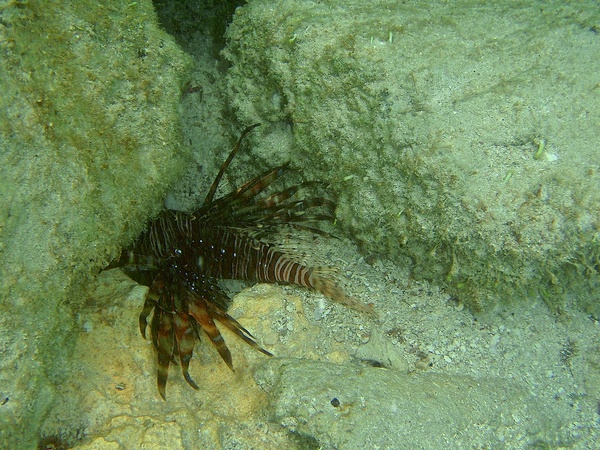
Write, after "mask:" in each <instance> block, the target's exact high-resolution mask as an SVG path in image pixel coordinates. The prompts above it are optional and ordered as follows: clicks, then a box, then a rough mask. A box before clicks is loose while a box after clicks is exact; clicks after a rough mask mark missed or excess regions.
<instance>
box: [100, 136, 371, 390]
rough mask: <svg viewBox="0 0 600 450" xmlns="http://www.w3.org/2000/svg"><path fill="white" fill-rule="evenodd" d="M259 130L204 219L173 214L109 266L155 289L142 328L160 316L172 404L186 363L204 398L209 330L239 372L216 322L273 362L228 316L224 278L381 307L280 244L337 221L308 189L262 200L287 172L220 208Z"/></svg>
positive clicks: (264, 178) (243, 189)
mask: <svg viewBox="0 0 600 450" xmlns="http://www.w3.org/2000/svg"><path fill="white" fill-rule="evenodd" d="M258 125H259V124H255V125H252V126H250V127H248V128H246V129H245V130H244V132H243V133H242V135H241V136H240V138H239V140H238V142H237V144H236V145H235V147H234V148H233V150H232V151H231V153H230V154H229V157H228V158H227V159H226V160H225V162H224V163H223V165H222V166H221V169H220V170H219V173H218V174H217V176H216V178H215V180H214V182H213V183H212V185H211V187H210V189H209V191H208V194H207V195H206V198H205V200H204V203H203V204H202V206H201V207H200V208H199V209H198V210H196V211H194V212H192V213H185V212H181V211H175V210H165V211H163V212H162V213H161V214H160V215H159V216H158V217H157V218H156V219H155V220H153V221H152V222H150V224H149V225H148V227H147V228H146V230H145V231H144V232H143V233H142V234H141V235H140V236H139V237H138V239H137V241H136V242H135V243H134V244H133V245H132V246H131V248H129V249H126V250H124V251H123V252H122V255H121V257H120V259H119V260H118V261H117V262H115V263H112V264H111V265H110V266H109V267H111V268H112V267H121V268H122V269H123V270H124V271H125V273H126V274H127V275H129V276H130V277H131V278H132V279H134V280H135V281H136V282H138V283H140V284H143V285H146V286H148V287H149V291H148V295H147V298H146V301H145V303H144V307H143V309H142V312H141V314H140V317H139V325H140V331H141V333H142V336H143V337H144V338H146V328H147V325H148V317H149V316H150V314H151V313H152V312H154V314H153V316H152V320H151V322H150V331H151V338H152V344H153V346H154V348H155V349H156V351H157V353H158V370H157V385H158V391H159V393H160V395H161V397H162V398H163V399H166V393H165V389H166V384H167V378H168V371H169V365H170V363H171V362H173V363H174V364H177V359H179V363H180V364H181V370H182V372H183V376H184V378H185V380H186V381H187V382H188V384H189V385H190V386H192V387H193V388H194V389H198V385H197V384H196V383H195V382H194V380H192V378H191V377H190V374H189V373H188V368H189V364H190V360H191V358H192V354H193V351H194V346H195V344H196V339H198V340H200V335H201V330H203V331H204V332H205V333H206V334H207V335H208V337H209V338H210V340H211V342H212V343H213V345H214V346H215V348H216V349H217V351H218V352H219V354H220V355H221V358H222V359H223V361H225V363H226V364H227V365H228V366H229V368H231V369H232V370H233V364H232V359H231V353H230V352H229V349H228V348H227V345H226V344H225V341H224V340H223V337H222V336H221V333H220V332H219V329H218V328H217V326H216V324H215V321H218V322H220V323H221V324H222V325H224V326H225V327H227V328H228V329H230V330H231V331H233V332H234V333H235V334H236V335H237V336H238V337H239V338H241V339H242V340H243V341H245V342H246V343H247V344H249V345H250V346H252V347H254V348H255V349H256V350H258V351H260V352H262V353H264V354H265V355H271V353H269V352H268V351H267V350H265V349H264V348H262V347H261V346H259V345H258V344H257V343H256V341H255V340H254V337H253V336H252V334H250V332H249V331H248V330H246V328H244V327H243V326H242V325H241V324H240V323H239V322H238V321H237V320H235V319H234V318H233V317H231V316H230V315H229V314H227V312H226V311H227V307H228V303H229V300H230V299H229V297H228V295H227V294H226V293H225V292H224V291H223V289H222V288H221V287H220V286H219V284H218V281H219V279H221V278H222V279H236V280H246V281H259V282H265V283H274V282H279V283H289V284H295V285H300V286H305V287H308V288H311V289H315V290H317V291H319V292H321V293H323V294H324V295H326V296H328V297H330V298H331V299H333V300H335V301H337V302H341V303H344V304H346V305H348V306H351V307H353V308H355V309H357V310H360V311H365V312H371V310H372V306H371V305H365V304H363V303H360V302H359V301H357V300H355V299H353V298H351V297H349V296H347V295H346V294H345V293H344V292H343V290H342V288H341V287H340V284H339V278H338V277H337V275H336V272H335V270H334V269H331V268H322V267H311V266H309V265H308V263H306V261H305V258H303V257H302V256H301V255H300V254H299V253H297V252H294V248H293V246H290V245H289V244H284V243H281V242H277V239H276V238H274V237H273V236H274V235H275V234H276V233H277V232H278V231H281V230H282V229H285V227H289V229H290V230H291V231H294V230H298V231H299V232H300V230H302V231H305V232H306V231H307V232H309V233H311V234H312V235H313V236H314V235H315V234H319V235H328V233H326V232H324V231H322V230H320V229H318V228H314V226H311V223H315V222H318V221H323V220H332V219H333V218H334V209H335V206H336V205H335V202H333V201H332V200H330V199H328V198H326V197H311V198H298V197H299V196H298V195H297V194H298V191H299V190H300V189H301V188H305V187H308V186H310V185H312V184H314V183H311V182H304V183H301V184H299V185H296V186H293V187H289V188H286V189H284V190H281V191H279V192H275V193H272V194H268V193H265V194H263V195H261V194H262V193H263V192H264V191H265V190H266V189H267V188H268V187H269V186H270V185H271V184H272V183H273V182H274V181H275V180H276V179H278V178H279V177H281V175H282V174H283V173H284V172H285V170H286V167H287V164H284V165H281V166H278V167H275V168H272V169H270V170H267V171H266V172H264V173H262V174H260V175H258V176H257V177H255V178H253V179H251V180H250V181H248V182H246V183H244V184H243V185H242V186H240V187H239V188H237V189H235V190H234V191H232V192H230V193H229V194H227V195H224V196H222V197H219V198H216V199H215V193H216V192H217V189H218V187H219V182H220V181H221V178H222V176H223V174H224V173H225V170H226V169H227V167H228V166H229V164H230V163H231V161H232V159H233V158H234V156H235V155H236V153H237V152H238V150H239V149H240V146H241V143H242V140H243V138H244V137H245V136H246V135H247V134H248V133H249V132H250V131H251V130H252V129H254V128H255V127H257V126H258ZM291 237H292V239H293V234H292V236H291Z"/></svg>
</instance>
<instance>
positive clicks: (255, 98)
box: [225, 0, 600, 317]
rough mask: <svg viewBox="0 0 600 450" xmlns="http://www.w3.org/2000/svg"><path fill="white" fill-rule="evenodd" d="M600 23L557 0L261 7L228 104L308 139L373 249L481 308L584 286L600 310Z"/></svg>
mask: <svg viewBox="0 0 600 450" xmlns="http://www.w3.org/2000/svg"><path fill="white" fill-rule="evenodd" d="M599 23H600V11H599V10H598V8H596V7H595V6H593V5H588V6H586V5H580V4H578V5H574V4H573V5H571V4H567V5H565V4H564V2H559V1H556V2H545V3H544V5H543V7H540V6H539V5H531V4H530V2H522V3H519V2H517V3H515V2H505V3H497V2H495V3H494V4H489V5H485V6H482V5H481V3H480V2H471V1H462V2H452V4H449V3H448V2H443V1H440V2H428V4H427V7H426V8H423V7H422V3H421V2H402V4H399V3H398V2H396V1H388V0H379V1H375V2H364V1H358V0H356V1H344V2H334V1H325V2H313V1H297V0H280V1H273V0H257V1H253V2H250V3H249V4H248V5H246V6H244V7H243V8H239V9H238V11H237V14H236V15H235V18H234V21H233V24H232V25H231V27H230V28H229V31H228V37H229V41H228V42H229V43H228V47H227V49H226V51H225V55H226V57H227V58H228V59H229V61H230V62H231V64H232V67H231V68H230V69H229V72H228V89H229V92H228V96H229V103H230V106H231V108H232V109H233V111H234V112H235V113H236V114H237V117H238V119H239V121H240V122H242V123H245V124H249V123H253V122H257V121H262V122H270V123H271V124H272V126H271V129H270V130H269V131H273V130H279V133H280V134H286V133H287V136H290V135H293V144H291V150H290V151H291V156H290V155H287V157H288V158H291V160H292V164H293V165H295V166H298V167H302V168H308V169H309V170H310V171H311V173H310V174H309V176H312V177H313V178H318V179H323V180H327V181H330V182H332V184H333V186H334V188H336V189H337V190H338V191H339V194H340V201H339V204H340V208H339V223H340V224H341V226H342V227H344V228H345V230H346V232H347V233H348V234H349V235H352V236H353V237H355V238H356V239H357V240H358V241H359V242H361V244H362V246H363V247H364V249H365V251H366V252H368V253H375V254H383V255H387V256H389V257H391V258H392V259H393V260H395V261H396V262H401V261H405V259H406V256H408V257H409V258H410V259H411V260H412V262H413V265H412V276H413V277H415V278H419V279H428V280H432V281H434V282H435V283H437V284H439V285H443V286H446V287H447V289H448V291H449V292H450V293H452V294H454V295H455V296H456V297H457V298H458V299H460V300H461V301H463V302H465V303H466V304H468V305H469V306H470V307H471V308H472V309H473V310H484V311H485V310H490V309H491V308H492V307H493V306H494V305H496V304H497V302H498V301H499V300H504V301H509V300H522V299H524V298H526V297H532V296H536V295H542V296H543V297H544V299H545V300H546V302H547V303H548V304H550V305H551V306H552V307H553V308H557V307H558V306H559V305H560V304H561V302H562V300H563V298H564V297H565V294H570V296H571V298H577V300H576V301H577V302H579V305H580V307H581V308H583V309H585V310H587V311H589V312H591V313H593V314H594V315H595V316H596V317H600V303H599V302H598V299H597V295H596V296H590V295H588V292H589V291H590V289H597V288H598V286H599V284H600V277H599V272H600V259H599V258H600V256H599V255H600V231H599V230H600V215H599V213H598V211H599V210H600V189H598V186H600V167H599V166H598V163H597V161H598V148H600V135H599V134H598V123H599V122H600V88H599V85H598V80H597V79H596V78H594V77H591V76H590V74H593V73H598V72H600V58H598V55H599V47H598V45H599V41H598V32H597V29H598V24H599ZM281 130H286V131H285V132H284V133H282V132H281ZM288 140H289V138H288ZM267 151H268V152H269V153H268V154H267V153H265V155H273V149H272V148H269V149H268V150H267ZM281 153H285V151H281ZM276 157H277V156H276ZM267 158H273V156H264V159H267ZM281 158H282V159H284V157H281Z"/></svg>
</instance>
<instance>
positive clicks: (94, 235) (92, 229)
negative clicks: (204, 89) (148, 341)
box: [0, 1, 189, 448]
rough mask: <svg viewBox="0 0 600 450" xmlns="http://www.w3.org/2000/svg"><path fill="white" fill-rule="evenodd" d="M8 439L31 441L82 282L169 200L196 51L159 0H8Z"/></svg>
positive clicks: (4, 361)
mask: <svg viewBox="0 0 600 450" xmlns="http://www.w3.org/2000/svg"><path fill="white" fill-rule="evenodd" d="M0 14H1V17H2V19H1V21H0V46H2V54H3V56H2V59H0V79H1V80H2V96H0V111H1V113H0V132H1V134H2V138H1V139H2V144H1V145H2V151H1V152H0V195H1V197H0V202H1V204H0V268H1V277H0V298H1V299H2V303H1V306H0V308H1V311H0V347H1V348H2V358H0V396H1V397H2V398H3V399H6V401H5V402H4V403H3V404H2V406H0V441H1V442H2V445H3V446H4V447H6V448H33V447H34V446H35V445H36V444H35V442H36V440H37V438H38V431H39V428H40V421H41V419H42V417H44V415H45V414H46V412H47V410H48V408H49V407H50V405H51V404H52V403H53V401H54V399H55V395H56V394H57V391H56V390H55V386H56V384H57V383H60V382H61V381H62V380H63V379H64V378H65V375H66V374H65V371H67V370H68V367H70V366H69V365H67V364H65V362H66V360H67V358H68V357H69V353H70V351H71V349H72V347H73V343H74V335H73V333H72V327H73V314H74V310H75V309H76V308H77V307H78V306H79V305H81V304H82V303H83V302H84V301H85V300H86V299H85V295H84V294H82V289H81V287H82V285H83V283H84V282H85V281H86V280H88V278H89V277H90V275H93V274H95V273H97V271H98V270H99V269H100V268H102V267H103V266H105V265H106V263H107V261H109V260H110V259H111V258H112V257H114V256H115V255H116V254H117V251H118V250H120V248H121V246H123V245H124V244H126V243H128V242H129V241H130V240H131V239H132V238H133V237H135V236H136V235H137V234H138V233H139V232H140V230H141V228H142V227H143V225H144V224H145V222H146V221H147V218H148V216H149V215H151V214H153V213H155V212H157V211H158V210H159V209H160V208H161V207H162V200H163V198H164V195H165V191H166V189H167V187H168V186H169V185H170V184H171V183H172V182H173V180H174V179H175V178H176V177H177V175H178V173H179V172H180V168H181V161H182V159H183V156H184V149H183V148H182V147H181V130H180V124H179V113H178V105H179V99H180V94H181V87H182V85H183V83H184V77H185V75H186V73H187V70H188V67H189V61H188V58H187V57H186V56H185V55H184V54H183V53H182V52H181V51H180V50H179V48H178V47H177V46H176V45H175V43H174V41H173V39H172V38H171V37H170V36H168V35H167V34H165V33H164V32H163V31H161V30H160V29H159V27H158V25H157V21H156V18H155V14H154V11H153V8H152V3H151V2H150V1H138V2H124V3H119V2H97V1H78V2H69V3H65V2H61V1H30V2H4V4H3V5H2V6H1V7H0Z"/></svg>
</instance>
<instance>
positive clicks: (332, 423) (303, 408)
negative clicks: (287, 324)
mask: <svg viewBox="0 0 600 450" xmlns="http://www.w3.org/2000/svg"><path fill="white" fill-rule="evenodd" d="M255 377H256V379H257V382H258V383H259V385H260V386H261V387H263V389H265V390H266V391H267V392H268V393H269V399H270V402H271V405H270V407H271V413H272V415H273V419H274V420H277V421H279V422H280V423H281V424H282V425H283V426H285V427H286V428H288V429H289V430H290V431H292V432H296V433H298V434H300V435H302V436H305V437H306V438H307V440H308V439H312V440H313V442H314V441H316V442H317V443H318V445H319V448H348V449H358V448H365V447H367V448H446V447H448V446H449V445H450V446H452V447H455V448H463V447H464V448H472V447H479V446H481V447H487V446H490V445H491V446H492V447H498V446H502V445H503V443H504V442H506V443H510V444H509V445H516V444H517V443H518V445H519V447H521V446H522V447H526V446H527V445H531V444H533V443H538V444H539V443H541V442H544V443H546V444H547V445H549V444H550V443H551V442H552V441H553V439H554V438H553V437H552V436H553V434H554V433H555V431H556V430H555V429H553V428H552V427H553V426H555V425H556V424H552V420H549V419H547V418H546V417H545V413H544V410H543V409H542V408H541V407H540V405H539V404H538V402H537V401H536V400H535V399H534V398H533V397H532V396H531V395H530V394H528V393H527V392H526V391H524V390H522V389H521V388H519V387H516V386H512V385H510V384H509V383H504V382H502V381H500V380H475V379H470V378H469V377H460V376H447V375H443V374H435V373H420V374H416V375H407V374H406V373H400V372H397V371H393V370H387V369H376V368H372V367H370V368H367V367H359V366H352V365H338V364H327V363H320V362H315V361H301V360H285V359H279V360H277V359H275V360H271V361H269V362H268V363H266V364H265V365H263V367H261V369H260V370H259V371H258V372H257V374H256V376H255ZM315 447H316V446H315Z"/></svg>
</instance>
